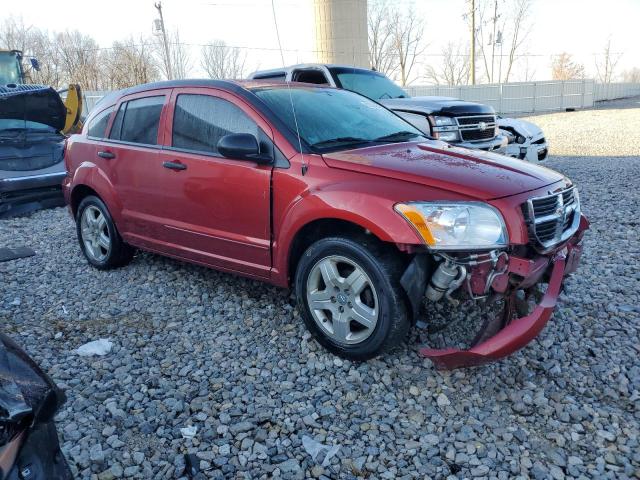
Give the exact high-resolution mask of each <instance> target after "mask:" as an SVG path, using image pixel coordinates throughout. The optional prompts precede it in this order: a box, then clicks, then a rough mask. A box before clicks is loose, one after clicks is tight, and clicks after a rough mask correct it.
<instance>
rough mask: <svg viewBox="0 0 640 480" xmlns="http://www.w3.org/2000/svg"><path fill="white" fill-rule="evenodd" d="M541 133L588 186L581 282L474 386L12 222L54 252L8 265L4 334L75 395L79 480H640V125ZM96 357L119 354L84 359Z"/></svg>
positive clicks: (69, 235) (259, 299) (12, 230)
mask: <svg viewBox="0 0 640 480" xmlns="http://www.w3.org/2000/svg"><path fill="white" fill-rule="evenodd" d="M534 121H536V122H538V123H540V124H541V125H542V126H543V128H544V129H545V131H546V132H547V133H548V136H549V138H550V140H551V148H552V154H553V156H552V157H551V158H550V160H549V161H548V165H549V166H551V167H553V168H556V169H558V170H560V171H562V172H564V173H566V174H567V175H569V176H570V177H571V178H573V179H574V181H575V182H576V183H577V184H578V185H580V192H581V197H582V201H583V204H584V209H585V210H586V212H587V214H588V215H589V217H590V219H591V221H592V228H591V230H590V232H588V235H587V238H586V251H585V254H584V263H583V265H582V267H581V269H580V270H579V272H578V275H577V276H575V277H573V278H571V279H570V280H569V281H568V282H567V290H566V293H565V294H564V295H563V296H562V297H561V304H560V306H559V308H558V309H557V312H556V314H555V315H554V319H553V320H552V321H551V322H550V323H549V325H548V326H547V327H546V328H545V330H544V331H543V332H542V334H541V335H540V336H539V338H538V339H537V340H535V341H534V342H532V343H531V344H530V345H529V346H528V347H526V348H525V349H524V350H523V351H521V352H519V353H517V354H515V355H513V356H511V357H510V358H508V359H505V360H504V361H502V362H500V363H496V364H492V365H488V366H484V367H480V368H476V369H468V370H462V371H455V372H452V373H448V372H438V371H436V370H435V369H434V368H433V367H432V365H431V363H430V362H429V361H428V360H423V359H420V358H419V357H418V355H417V350H418V347H419V338H417V337H418V336H424V335H423V333H419V334H414V335H413V337H412V338H411V339H410V340H409V342H408V345H407V346H406V348H402V349H400V350H398V351H397V352H395V353H392V354H387V355H385V356H383V357H382V358H379V359H377V360H374V361H370V362H368V363H364V364H355V363H351V362H348V361H343V360H340V359H338V358H336V357H334V356H331V355H330V354H327V353H326V352H325V351H324V350H323V349H321V348H320V347H319V346H318V345H317V344H316V343H315V341H313V340H312V339H310V336H309V334H308V333H307V332H306V331H305V329H304V327H303V325H302V321H301V319H300V317H299V314H298V313H297V312H296V310H295V309H294V308H292V307H291V306H290V304H289V296H288V293H287V292H285V291H282V290H278V289H276V288H273V287H270V286H265V285H263V284H260V283H258V282H253V281H250V280H245V279H242V278H237V277H234V276H231V275H226V274H222V273H217V272H215V271H211V270H206V269H204V268H200V267H196V266H191V265H186V264H183V263H179V262H176V261H173V260H168V259H165V258H162V257H159V256H156V255H151V254H145V253H143V254H139V255H138V256H137V257H136V258H135V260H134V261H133V263H132V264H131V265H130V266H128V267H126V268H123V269H120V270H117V271H111V272H99V271H97V270H94V269H91V268H89V267H88V265H87V264H86V262H85V261H84V260H83V258H82V257H81V255H80V250H79V248H78V246H77V244H76V240H75V233H74V227H73V223H72V221H71V219H70V217H69V215H68V213H67V212H66V210H64V209H57V210H51V211H45V212H39V213H36V214H34V215H33V216H31V217H30V218H22V219H13V220H7V221H3V222H0V245H12V246H18V245H29V246H31V247H34V248H35V249H36V250H37V252H38V255H37V256H35V257H32V258H28V259H23V260H18V261H13V262H8V263H0V279H1V283H0V325H2V326H3V329H4V330H5V331H6V332H7V333H8V334H10V335H11V336H12V337H14V338H15V339H16V340H17V341H18V342H19V343H21V344H22V345H24V346H25V348H26V349H27V350H28V351H29V352H30V353H31V354H32V355H33V356H34V357H35V358H36V359H37V360H38V361H40V362H41V364H42V365H43V367H44V368H45V369H46V370H47V371H49V372H50V373H51V375H52V376H53V378H54V379H55V380H56V381H57V382H58V383H59V384H60V386H62V387H63V388H64V389H66V391H67V393H68V396H69V401H68V403H67V404H66V406H65V407H64V409H63V410H62V412H61V413H60V415H59V417H58V426H59V431H60V436H61V441H62V443H63V450H64V452H65V454H66V456H67V458H68V459H69V463H70V464H71V466H72V469H73V470H74V471H75V473H76V474H77V477H78V478H98V479H102V480H106V479H111V478H120V477H131V478H154V479H156V478H177V477H180V476H181V475H182V473H183V471H184V466H185V465H184V454H185V453H189V454H194V455H195V457H194V458H195V464H196V465H197V467H198V468H200V469H201V470H202V473H201V474H200V478H223V477H226V478H269V477H278V476H279V477H283V478H309V477H322V476H323V475H324V476H326V478H355V477H357V478H376V479H377V478H421V479H422V478H452V479H453V478H469V477H478V478H499V479H507V478H518V477H519V478H536V479H547V478H554V479H563V478H569V477H578V478H580V477H581V478H612V479H613V478H616V479H620V478H638V477H640V446H639V443H638V437H639V436H640V428H639V424H640V422H639V420H640V364H639V363H640V362H639V361H638V355H639V354H640V347H639V344H638V339H639V338H640V332H639V319H640V307H639V305H640V296H639V293H638V292H639V291H640V245H639V243H638V238H637V236H638V235H637V232H638V222H637V212H638V209H639V208H640V202H639V198H640V197H639V194H638V191H637V188H638V185H640V156H638V155H639V154H638V149H639V147H638V146H639V145H640V128H638V126H637V125H638V122H640V109H629V110H598V111H587V112H576V113H560V114H553V115H547V116H536V117H535V119H534ZM634 125H635V127H634ZM573 155H576V156H573ZM577 155H579V156H577ZM98 338H109V339H111V340H112V341H113V342H114V347H113V349H112V351H111V352H110V353H109V354H108V355H106V356H104V357H80V356H78V355H76V354H75V353H74V349H76V348H77V347H78V346H80V345H82V344H84V343H85V342H88V341H91V340H95V339H98ZM187 426H196V427H197V432H196V434H195V436H194V437H193V438H192V439H185V438H183V437H182V435H181V432H180V429H181V428H184V427H187ZM310 439H313V440H315V441H317V442H321V443H322V444H325V445H327V446H329V447H331V446H337V447H338V449H337V454H335V455H333V456H332V454H333V453H334V452H335V450H334V451H332V452H329V451H328V450H326V449H325V450H323V451H322V452H321V453H320V454H319V455H318V456H316V457H315V459H314V458H313V457H312V456H311V455H310V454H309V453H308V452H309V451H310V450H311V449H310V445H309V440H310ZM305 445H306V447H305ZM311 446H313V444H311ZM323 460H324V462H323ZM323 463H324V466H323V465H322V464H323Z"/></svg>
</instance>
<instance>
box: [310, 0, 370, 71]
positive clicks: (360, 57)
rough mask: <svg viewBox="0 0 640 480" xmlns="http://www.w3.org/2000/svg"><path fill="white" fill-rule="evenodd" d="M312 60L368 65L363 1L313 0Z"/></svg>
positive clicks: (365, 16)
mask: <svg viewBox="0 0 640 480" xmlns="http://www.w3.org/2000/svg"><path fill="white" fill-rule="evenodd" d="M314 14H315V32H316V59H317V61H318V62H320V63H341V64H347V65H355V66H356V67H363V68H369V45H368V41H367V0H314Z"/></svg>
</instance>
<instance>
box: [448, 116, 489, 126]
mask: <svg viewBox="0 0 640 480" xmlns="http://www.w3.org/2000/svg"><path fill="white" fill-rule="evenodd" d="M456 120H457V121H458V125H476V124H478V123H479V122H484V123H496V117H494V116H491V115H487V116H486V117H476V116H473V117H456Z"/></svg>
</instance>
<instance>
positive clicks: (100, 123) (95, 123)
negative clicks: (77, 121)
mask: <svg viewBox="0 0 640 480" xmlns="http://www.w3.org/2000/svg"><path fill="white" fill-rule="evenodd" d="M111 112H113V107H111V108H107V109H106V110H103V111H102V112H100V113H99V114H97V115H96V116H95V117H93V119H92V120H91V123H89V128H88V130H87V136H89V137H93V138H104V134H105V132H106V130H107V124H108V123H109V118H110V117H111Z"/></svg>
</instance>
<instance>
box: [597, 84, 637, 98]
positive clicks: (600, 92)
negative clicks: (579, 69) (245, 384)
mask: <svg viewBox="0 0 640 480" xmlns="http://www.w3.org/2000/svg"><path fill="white" fill-rule="evenodd" d="M638 95H640V83H608V84H606V83H596V84H595V89H594V92H593V101H594V102H600V101H602V100H614V99H616V98H627V97H635V96H638Z"/></svg>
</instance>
